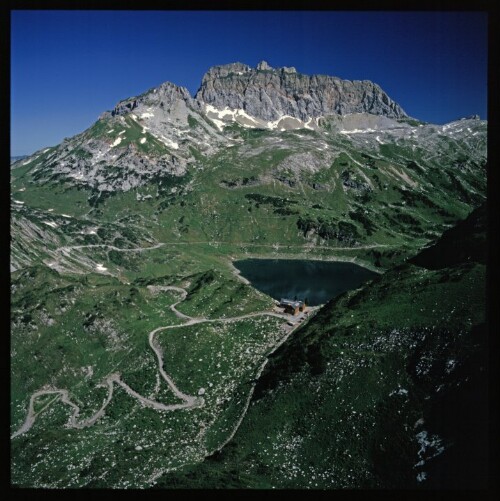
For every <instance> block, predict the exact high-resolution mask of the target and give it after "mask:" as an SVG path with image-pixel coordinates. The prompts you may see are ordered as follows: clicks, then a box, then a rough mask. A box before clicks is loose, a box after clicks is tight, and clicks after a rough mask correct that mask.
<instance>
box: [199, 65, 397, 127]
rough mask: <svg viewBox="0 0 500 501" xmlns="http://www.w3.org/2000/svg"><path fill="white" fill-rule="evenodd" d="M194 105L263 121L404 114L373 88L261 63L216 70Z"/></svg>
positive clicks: (208, 76)
mask: <svg viewBox="0 0 500 501" xmlns="http://www.w3.org/2000/svg"><path fill="white" fill-rule="evenodd" d="M196 100H197V101H199V102H203V103H207V104H210V105H212V106H214V107H215V108H217V109H221V110H222V109H224V108H226V107H229V108H231V109H242V110H244V111H245V112H246V113H248V114H249V115H251V116H252V117H255V118H259V119H262V120H265V121H274V120H277V119H278V118H280V117H282V116H283V115H289V116H291V117H294V118H298V119H300V120H302V121H306V120H308V119H310V118H315V117H320V116H324V115H330V114H338V115H346V114H348V113H370V114H373V115H384V116H387V117H391V118H404V117H407V114H406V113H405V112H404V110H403V109H402V108H401V107H400V106H399V105H398V104H397V103H396V102H394V101H393V100H392V99H391V98H390V97H389V96H388V95H387V94H386V93H385V92H384V91H383V90H382V89H381V88H380V87H379V86H378V85H377V84H375V83H373V82H370V81H368V80H363V81H359V80H355V81H350V80H342V79H340V78H337V77H331V76H326V75H312V76H308V75H302V74H300V73H297V71H296V70H295V68H287V67H284V68H277V69H273V68H272V67H271V66H269V64H268V63H266V62H265V61H261V62H260V63H259V64H258V65H257V67H256V68H255V69H252V68H250V67H249V66H248V65H245V64H242V63H232V64H228V65H223V66H214V67H212V68H210V69H209V70H208V72H207V73H206V74H205V76H204V77H203V80H202V84H201V87H200V89H199V90H198V92H197V94H196Z"/></svg>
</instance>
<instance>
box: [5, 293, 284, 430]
mask: <svg viewBox="0 0 500 501" xmlns="http://www.w3.org/2000/svg"><path fill="white" fill-rule="evenodd" d="M148 289H149V290H151V291H152V292H154V291H174V292H178V293H180V294H181V298H180V299H179V301H177V302H176V303H174V304H172V305H171V306H170V309H171V310H172V311H173V313H174V314H175V315H176V316H177V317H178V318H181V319H183V320H186V322H185V323H183V324H180V325H168V326H164V327H157V328H156V329H154V330H152V331H151V332H150V333H149V346H150V347H151V349H152V350H153V352H154V353H155V355H156V358H157V360H158V371H159V373H160V375H161V377H162V378H163V380H164V381H165V382H166V383H167V384H168V386H169V387H170V389H171V390H172V392H173V393H174V395H175V396H176V397H177V398H179V399H180V400H183V403H180V404H171V405H166V404H162V403H161V402H157V401H155V400H151V399H150V398H146V397H144V396H142V395H140V394H139V393H137V392H136V391H135V390H133V389H132V388H130V386H128V384H127V383H125V382H124V381H122V380H121V379H120V374H119V373H113V374H110V375H109V376H108V377H107V378H106V379H105V380H104V383H103V384H105V385H106V386H107V387H108V395H107V397H106V399H105V401H104V403H103V405H102V407H101V408H100V409H99V410H98V411H97V412H96V413H95V414H94V415H93V416H91V417H90V418H88V419H83V420H82V421H78V416H79V415H80V407H79V406H78V405H77V404H75V403H74V402H72V401H71V400H70V398H69V393H68V390H66V389H58V388H47V389H41V390H38V391H36V392H35V393H33V394H32V395H31V397H30V401H29V407H28V415H27V416H26V420H25V421H24V423H23V425H22V426H21V427H20V428H19V429H18V430H17V431H16V432H15V433H13V434H12V435H11V438H16V437H18V436H19V435H22V434H24V433H26V432H27V431H29V430H30V428H31V427H32V426H33V424H34V423H35V420H36V417H37V416H38V415H39V414H40V413H41V412H43V411H44V410H45V409H47V408H48V407H49V406H50V405H52V404H53V403H54V402H55V401H57V400H60V401H61V402H63V403H64V404H67V405H69V406H70V407H71V408H72V409H73V414H72V415H71V416H70V418H69V421H68V423H67V425H66V426H67V427H68V428H77V429H82V428H85V427H87V426H92V425H93V424H94V423H95V422H96V421H97V420H99V419H100V418H101V417H102V416H103V415H104V412H105V410H106V407H107V406H108V405H109V403H110V402H111V400H112V398H113V384H114V383H115V384H118V385H119V386H121V387H122V388H123V389H124V390H125V391H126V392H127V394H128V395H130V396H131V397H133V398H135V399H137V400H138V401H139V402H141V404H143V405H145V406H146V407H151V408H153V409H157V410H160V411H174V410H178V409H188V410H189V409H195V408H198V407H202V406H203V405H204V404H205V400H204V399H203V398H202V397H200V396H191V395H187V394H186V393H183V392H182V391H181V390H179V388H178V387H177V385H176V384H175V382H174V381H173V379H172V378H171V377H170V376H169V375H168V374H167V373H166V372H165V370H164V369H163V354H162V351H161V348H160V347H159V346H158V345H157V343H156V341H155V335H156V334H157V333H158V332H160V331H165V330H169V329H177V328H179V327H186V326H188V325H195V324H201V323H213V322H235V321H238V320H243V319H246V318H253V317H259V316H272V317H277V318H282V319H285V320H288V318H289V317H288V316H287V315H282V314H279V313H273V312H266V311H264V312H256V313H247V314H246V315H240V316H237V317H230V318H218V319H208V318H199V317H190V316H188V315H185V314H184V313H181V312H180V311H179V310H177V308H176V306H177V305H178V304H179V303H181V302H182V301H184V299H186V297H187V294H188V293H187V291H186V290H185V289H183V288H181V287H174V286H148ZM289 334H290V333H289ZM287 337H288V336H287ZM283 341H284V340H283ZM279 344H281V343H279ZM51 394H55V395H58V396H59V398H55V399H53V400H52V401H51V402H49V403H48V404H46V405H45V406H44V407H43V408H42V409H41V410H39V411H38V412H35V409H34V403H35V400H36V399H37V398H38V397H40V396H42V395H51ZM238 424H239V423H238Z"/></svg>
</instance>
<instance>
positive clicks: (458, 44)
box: [11, 11, 487, 155]
mask: <svg viewBox="0 0 500 501" xmlns="http://www.w3.org/2000/svg"><path fill="white" fill-rule="evenodd" d="M11 16H12V18H11V40H12V45H11V137H12V139H11V154H12V155H22V154H27V153H31V152H33V151H35V150H37V149H39V148H42V147H44V146H50V145H55V144H58V143H59V142H60V141H62V139H63V138H64V137H69V136H72V135H74V134H76V133H78V132H81V131H83V130H84V129H86V128H87V127H89V126H90V125H91V124H92V123H93V122H94V121H95V120H96V119H97V117H98V116H99V114H100V113H102V112H103V111H105V110H109V109H111V108H112V107H113V106H114V105H115V103H116V102H118V101H119V100H120V99H124V98H127V97H130V96H133V95H137V94H140V93H142V92H144V91H145V90H147V89H149V88H151V87H154V86H157V85H159V84H160V83H162V82H164V81H171V82H173V83H175V84H177V85H182V86H185V87H187V89H188V90H189V91H190V92H191V94H192V95H194V93H195V92H196V91H197V89H198V86H199V84H200V82H201V78H202V76H203V74H204V73H205V71H206V70H207V69H208V68H209V67H210V66H213V65H216V64H226V63H230V62H236V61H239V62H242V63H246V64H249V65H251V66H255V65H256V64H257V63H258V62H259V61H260V60H262V59H264V60H266V61H267V62H268V63H269V64H270V65H271V66H275V67H279V66H295V67H296V68H297V70H298V71H299V72H301V73H305V74H309V75H310V74H315V73H316V74H318V73H319V74H326V75H334V76H338V77H340V78H344V79H348V80H372V81H374V82H376V83H378V84H379V85H380V86H381V87H382V88H383V89H384V90H385V91H386V92H387V93H388V94H389V96H391V97H392V98H393V99H394V100H395V101H397V102H398V103H399V104H400V105H401V106H402V107H403V109H404V110H405V111H406V112H407V113H408V114H409V115H410V116H413V117H415V118H419V119H421V120H425V121H429V122H433V123H445V122H447V121H450V120H453V119H456V118H459V117H462V116H466V115H471V114H476V113H477V114H479V115H480V116H481V118H487V117H486V112H487V104H486V97H487V15H486V14H485V13H471V12H462V13H460V12H448V13H424V12H422V13H419V12H392V13H391V12H366V13H363V12H298V11H284V12H265V11H252V12H244V11H236V12H227V11H226V12H224V11H222V12H216V11H206V12H194V11H193V12H189V11H185V12H175V11H156V12H155V11H13V12H12V13H11Z"/></svg>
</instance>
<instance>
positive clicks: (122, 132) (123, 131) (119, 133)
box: [118, 130, 127, 136]
mask: <svg viewBox="0 0 500 501" xmlns="http://www.w3.org/2000/svg"><path fill="white" fill-rule="evenodd" d="M125 132H127V131H126V130H122V131H121V132H118V135H119V136H121V135H122V134H125Z"/></svg>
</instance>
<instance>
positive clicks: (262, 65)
mask: <svg viewBox="0 0 500 501" xmlns="http://www.w3.org/2000/svg"><path fill="white" fill-rule="evenodd" d="M272 69H273V68H272V67H271V66H269V64H268V63H267V61H261V62H260V63H259V64H258V65H257V70H259V71H262V70H272Z"/></svg>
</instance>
